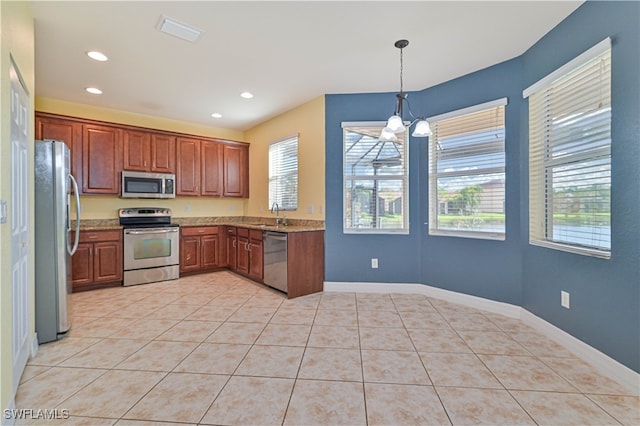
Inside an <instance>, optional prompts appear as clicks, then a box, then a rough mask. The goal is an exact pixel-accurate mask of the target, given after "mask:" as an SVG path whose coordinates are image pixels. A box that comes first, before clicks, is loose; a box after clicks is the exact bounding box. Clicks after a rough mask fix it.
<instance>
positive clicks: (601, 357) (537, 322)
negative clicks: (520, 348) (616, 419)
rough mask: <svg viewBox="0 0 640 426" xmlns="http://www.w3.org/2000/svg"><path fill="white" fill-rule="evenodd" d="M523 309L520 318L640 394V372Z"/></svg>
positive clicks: (606, 374)
mask: <svg viewBox="0 0 640 426" xmlns="http://www.w3.org/2000/svg"><path fill="white" fill-rule="evenodd" d="M521 309H522V314H521V316H520V319H521V320H522V322H524V323H525V324H526V325H528V326H529V327H531V328H533V329H535V330H537V331H539V332H540V333H542V334H544V335H545V336H546V337H548V338H550V339H551V340H553V341H554V342H556V343H558V344H560V345H562V346H564V347H565V348H567V349H568V350H569V351H571V352H572V353H573V354H574V355H576V356H577V357H578V358H580V359H582V360H583V361H585V362H587V363H589V364H590V365H591V366H593V367H594V368H596V369H597V370H599V371H600V372H601V373H602V374H604V375H605V376H607V377H611V378H612V379H614V380H616V381H617V382H618V383H620V384H621V385H623V386H624V387H625V388H626V389H627V390H628V391H629V392H631V393H632V394H634V395H640V374H638V373H636V372H635V371H633V370H632V369H630V368H629V367H627V366H625V365H622V364H620V363H619V362H618V361H616V360H614V359H613V358H610V357H609V356H607V355H605V354H603V353H602V352H600V351H599V350H597V349H596V348H594V347H593V346H590V345H588V344H586V343H585V342H583V341H582V340H580V339H578V338H576V337H573V336H572V335H571V334H569V333H567V332H566V331H564V330H561V329H559V328H558V327H556V326H555V325H553V324H551V323H549V322H547V321H545V320H543V319H542V318H540V317H538V316H536V315H534V314H532V313H531V312H529V311H527V310H526V309H524V308H521Z"/></svg>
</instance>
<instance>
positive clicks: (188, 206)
mask: <svg viewBox="0 0 640 426" xmlns="http://www.w3.org/2000/svg"><path fill="white" fill-rule="evenodd" d="M184 211H185V212H190V211H191V206H190V205H189V204H187V205H186V206H184Z"/></svg>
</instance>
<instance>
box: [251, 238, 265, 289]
mask: <svg viewBox="0 0 640 426" xmlns="http://www.w3.org/2000/svg"><path fill="white" fill-rule="evenodd" d="M262 249H263V245H262V241H256V240H249V276H250V277H251V278H253V279H255V280H257V281H262V278H263V269H264V263H263V257H264V256H263V253H262Z"/></svg>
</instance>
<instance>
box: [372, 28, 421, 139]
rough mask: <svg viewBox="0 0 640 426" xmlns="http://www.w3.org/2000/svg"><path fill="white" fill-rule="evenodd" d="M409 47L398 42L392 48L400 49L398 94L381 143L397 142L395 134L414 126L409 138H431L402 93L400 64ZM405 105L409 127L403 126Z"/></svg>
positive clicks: (405, 42) (401, 67)
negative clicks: (405, 50)
mask: <svg viewBox="0 0 640 426" xmlns="http://www.w3.org/2000/svg"><path fill="white" fill-rule="evenodd" d="M408 45H409V40H398V41H396V42H395V44H394V46H395V47H397V48H398V49H400V93H396V109H395V110H394V111H393V115H392V116H391V117H389V119H388V120H387V125H386V127H385V128H384V129H382V133H381V134H380V137H379V138H378V139H380V140H381V141H396V140H398V138H397V136H396V133H402V132H404V131H405V130H406V129H407V127H411V126H413V125H414V124H415V128H414V129H413V133H412V134H411V136H414V137H417V138H425V137H427V136H431V128H430V127H429V123H428V122H427V120H426V119H425V118H424V117H421V116H419V117H416V116H414V115H413V112H412V111H411V105H410V104H409V100H408V99H407V93H405V92H404V85H403V79H402V74H403V71H404V69H403V62H402V49H404V48H405V47H407V46H408ZM405 103H406V104H407V110H408V112H409V115H410V116H411V123H410V124H409V125H405V123H404V118H403V105H404V104H405Z"/></svg>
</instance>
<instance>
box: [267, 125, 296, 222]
mask: <svg viewBox="0 0 640 426" xmlns="http://www.w3.org/2000/svg"><path fill="white" fill-rule="evenodd" d="M294 140H295V150H296V161H295V171H292V172H289V173H278V174H277V175H275V174H274V175H272V170H271V164H272V157H271V156H272V151H271V150H272V148H274V147H279V146H285V144H288V143H290V142H291V141H294ZM299 143H300V135H299V134H298V133H296V134H293V135H289V136H286V137H284V138H280V139H276V140H274V141H272V142H270V143H269V147H268V150H267V174H268V185H269V189H268V194H267V197H268V198H267V199H268V203H269V208H271V206H273V203H278V210H279V211H296V210H298V207H299V203H298V201H299V200H298V191H299V188H300V180H299V179H300V174H299V169H300V167H299V165H300V151H299V148H300V147H299ZM285 149H286V148H285ZM293 174H295V191H292V193H293V194H295V206H291V204H287V205H285V204H284V203H283V202H282V194H272V193H271V188H272V180H273V179H281V178H282V177H283V176H285V175H293ZM276 185H277V183H276ZM286 192H288V191H285V193H286Z"/></svg>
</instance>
